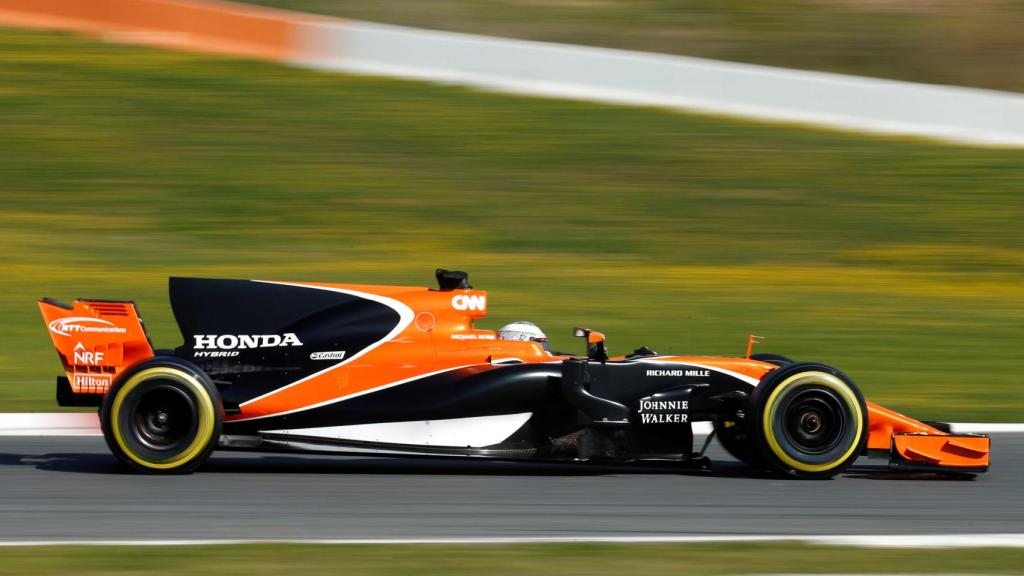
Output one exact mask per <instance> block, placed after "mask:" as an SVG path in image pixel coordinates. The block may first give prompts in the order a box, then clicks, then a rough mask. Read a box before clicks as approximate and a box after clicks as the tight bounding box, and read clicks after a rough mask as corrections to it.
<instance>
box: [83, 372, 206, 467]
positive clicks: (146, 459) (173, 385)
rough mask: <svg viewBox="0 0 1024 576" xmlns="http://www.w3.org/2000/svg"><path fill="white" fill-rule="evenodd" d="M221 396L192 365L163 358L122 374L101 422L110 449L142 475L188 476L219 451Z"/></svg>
mask: <svg viewBox="0 0 1024 576" xmlns="http://www.w3.org/2000/svg"><path fill="white" fill-rule="evenodd" d="M223 414H224V409H223V406H222V404H221V399H220V393H219V392H218V391H217V388H216V386H214V384H213V382H212V381H210V378H209V377H208V376H207V375H206V374H205V373H203V371H202V370H200V369H199V368H198V367H197V366H195V365H194V364H192V363H191V362H187V361H185V360H181V359H179V358H175V357H157V358H152V359H150V360H146V361H145V362H141V363H140V364H138V365H137V366H134V367H132V368H131V369H130V370H128V371H127V372H125V373H124V374H122V375H121V376H120V377H119V378H118V380H117V381H116V382H115V383H114V385H113V386H112V387H111V388H110V390H109V391H108V392H107V394H106V397H105V398H104V401H103V407H102V408H101V410H100V423H101V426H102V428H103V437H104V438H105V439H106V441H107V446H109V447H110V450H111V452H113V453H114V455H115V456H117V458H118V459H119V460H120V461H121V462H122V463H124V464H125V465H126V466H128V467H129V468H130V469H132V470H135V471H137V472H145V473H150V474H187V473H190V472H193V471H195V470H196V469H197V468H199V467H200V466H201V465H202V464H203V463H204V462H206V460H207V458H209V457H210V453H211V452H212V451H213V449H214V448H215V447H216V444H217V440H218V438H220V432H221V427H222V425H223Z"/></svg>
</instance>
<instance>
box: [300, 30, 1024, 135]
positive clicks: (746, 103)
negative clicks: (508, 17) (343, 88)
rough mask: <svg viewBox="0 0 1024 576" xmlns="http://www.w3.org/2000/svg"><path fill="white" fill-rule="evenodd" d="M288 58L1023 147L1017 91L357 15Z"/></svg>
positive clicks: (303, 38)
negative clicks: (377, 21) (473, 31)
mask: <svg viewBox="0 0 1024 576" xmlns="http://www.w3.org/2000/svg"><path fill="white" fill-rule="evenodd" d="M297 42H298V43H299V45H298V46H297V47H296V52H298V53H302V54H305V55H306V56H305V57H302V58H298V59H294V60H293V62H294V63H296V64H299V65H302V66H309V67H314V68H318V69H325V70H338V71H345V72H357V73H368V74H379V75H385V76H398V77H403V78H415V79H422V80H431V81H438V82H445V83H455V84H460V85H466V86H472V87H478V88H484V89H489V90H498V91H506V92H515V93H521V94H530V95H538V96H550V97H561V98H573V99H582V100H593V101H600V102H611V103H622V104H633V105H650V106H664V107H670V108H679V109H684V110H690V111H697V112H704V113H716V114H727V115H735V116H740V117H746V118H755V119H759V120H769V121H784V122H798V123H806V124H812V125H818V126H826V127H830V128H838V129H844V130H855V131H864V132H874V133H884V134H896V135H905V136H917V137H926V138H934V139H940V140H946V141H952V142H959V143H970V144H982V145H999V146H1014V147H1020V146H1024V95H1022V94H1016V93H1009V92H997V91H992V90H980V89H973V88H962V87H954V86H936V85H928V84H917V83H912V82H900V81H893V80H881V79H875V78H863V77H857V76H845V75H840V74H829V73H822V72H809V71H802V70H791V69H784V68H773V67H768V66H758V65H751V64H739V63H733V62H722V61H716V60H707V59H701V58H690V57H685V56H671V55H664V54H651V53H644V52H632V51H626V50H613V49H605V48H592V47H583V46H571V45H563V44H553V43H546V42H532V41H524V40H511V39H504V38H494V37H486V36H476V35H470V34H458V33H452V32H439V31H432V30H421V29H416V28H407V27H402V26H390V25H382V24H372V23H367V22H355V21H321V22H309V23H306V24H305V25H303V26H302V27H301V33H300V36H299V37H298V38H297Z"/></svg>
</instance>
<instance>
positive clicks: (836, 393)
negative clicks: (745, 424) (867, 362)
mask: <svg viewBox="0 0 1024 576" xmlns="http://www.w3.org/2000/svg"><path fill="white" fill-rule="evenodd" d="M752 401H753V402H752V403H753V406H754V415H753V416H754V419H753V421H752V426H751V428H752V432H753V434H754V436H755V438H756V443H755V445H756V446H757V448H758V450H759V453H760V454H761V456H762V457H763V458H764V460H765V462H766V463H768V464H769V465H770V466H771V468H773V469H774V470H776V471H778V472H781V473H783V474H787V475H789V476H794V477H797V478H811V479H823V478H831V477H833V476H835V475H837V474H839V473H841V472H842V471H843V470H845V469H846V468H847V467H849V466H850V464H852V463H853V462H854V460H856V459H857V457H858V456H859V455H860V454H861V452H862V451H863V450H864V444H865V443H866V442H867V437H868V411H867V406H866V404H865V402H864V397H863V396H862V395H861V393H860V390H858V389H857V386H856V385H855V384H854V383H853V382H852V381H851V380H850V379H849V378H847V377H846V375H844V374H843V373H842V372H840V371H838V370H836V369H834V368H831V367H829V366H825V365H823V364H812V363H801V364H790V365H787V366H785V367H782V368H780V369H779V370H777V371H775V372H772V373H771V374H770V375H769V376H768V378H767V379H766V381H765V382H762V383H761V384H759V385H758V386H757V388H755V389H754V394H753V397H752Z"/></svg>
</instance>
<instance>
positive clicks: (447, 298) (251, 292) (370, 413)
mask: <svg viewBox="0 0 1024 576" xmlns="http://www.w3.org/2000/svg"><path fill="white" fill-rule="evenodd" d="M437 280H438V287H437V288H413V287H404V286H364V285H354V284H318V283H298V282H266V281H248V280H213V279H198V278H171V279H170V298H171V306H172V308H173V311H174V316H175V318H176V320H177V322H178V326H179V328H180V329H181V333H182V336H183V337H184V343H183V344H182V345H181V346H179V347H177V348H175V349H173V350H170V349H168V350H160V349H154V348H153V345H152V343H151V342H150V340H149V337H148V335H147V333H146V329H145V325H144V324H143V322H142V319H141V318H140V317H139V314H138V311H137V310H136V308H135V305H134V303H132V302H130V301H111V300H77V301H75V303H74V304H73V305H67V304H63V303H61V302H58V301H56V300H53V299H50V298H44V299H43V300H41V301H40V302H39V308H40V310H41V311H42V315H43V318H44V320H45V322H46V324H47V327H48V329H49V333H50V337H51V338H52V340H53V344H54V346H55V347H56V349H57V353H58V355H59V356H60V359H61V362H62V363H63V365H64V372H65V375H64V376H61V377H58V378H57V401H58V403H59V404H60V405H61V406H98V407H100V419H101V422H102V427H103V434H104V436H105V437H106V440H107V444H108V445H109V446H110V449H111V450H112V451H113V453H114V454H115V455H116V456H117V457H118V458H119V459H120V460H121V461H122V462H124V463H125V464H126V465H128V466H129V467H131V468H132V469H135V470H138V471H143V472H151V473H171V472H178V473H180V472H190V471H193V470H195V469H196V468H198V467H199V466H200V465H201V464H202V463H203V462H204V461H205V460H206V459H207V457H208V456H209V455H210V453H211V452H212V451H213V450H214V449H218V450H259V451H268V450H280V451H290V452H316V453H340V454H374V455H416V456H449V457H451V456H461V457H474V458H494V459H528V460H548V461H552V460H554V461H578V462H602V463H607V462H635V461H644V460H653V461H662V462H666V461H674V462H679V463H681V464H683V465H686V466H689V467H692V468H695V469H704V468H708V467H709V466H710V462H709V461H708V459H707V458H706V457H705V456H704V455H703V450H702V451H701V452H699V453H698V452H695V451H694V442H693V432H692V423H694V422H701V421H704V422H711V423H713V429H714V435H716V436H717V437H718V439H719V440H720V441H721V443H722V444H723V445H724V446H725V448H726V449H727V450H728V451H729V452H730V453H731V454H733V455H734V456H735V457H737V458H738V459H740V460H742V461H744V462H746V463H748V464H751V465H753V466H758V467H762V468H769V469H773V470H775V471H777V472H779V473H782V474H788V475H791V476H796V477H800V478H829V477H832V476H834V475H836V474H838V473H840V472H842V471H843V470H844V469H845V468H847V467H848V466H849V465H850V464H851V463H852V462H853V461H854V460H856V459H857V457H858V456H860V455H862V454H866V453H869V452H880V453H884V454H886V455H888V458H889V467H890V468H892V469H896V470H908V471H925V472H938V473H945V474H955V475H963V474H974V473H978V472H984V471H986V470H987V469H988V465H989V438H988V437H987V436H978V435H967V434H952V433H950V430H949V427H948V426H946V425H944V424H942V423H938V422H927V423H926V422H920V421H917V420H914V419H912V418H908V417H906V416H903V415H901V414H897V413H896V412H893V411H890V410H886V409H885V408H882V407H880V406H877V405H875V404H872V403H870V402H865V401H864V398H863V396H862V395H861V393H860V391H859V390H858V388H857V386H856V385H854V383H853V381H851V380H850V378H848V377H847V376H846V375H845V374H843V373H842V372H840V371H839V370H836V369H835V368H832V367H829V366H826V365H824V364H820V363H816V362H793V361H790V360H788V359H786V358H783V357H781V356H775V355H751V354H750V353H749V346H748V353H747V356H746V357H742V358H720V357H706V356H666V355H661V354H657V353H655V352H653V351H651V350H649V349H647V348H640V349H637V350H636V351H634V352H633V353H632V354H629V355H626V356H618V357H609V356H608V354H607V352H606V348H605V342H604V336H603V335H601V334H600V333H598V332H595V331H590V330H587V329H583V328H577V329H576V335H577V336H580V337H581V338H583V339H584V341H585V342H586V355H585V356H584V355H580V356H574V355H567V354H560V353H550V352H548V351H547V350H546V343H545V342H537V341H531V340H506V339H502V338H499V334H498V333H496V332H494V331H491V330H481V329H477V328H476V327H475V326H474V321H475V320H476V319H478V318H481V317H483V316H485V315H486V313H487V293H486V292H483V291H480V290H474V289H473V288H472V287H471V286H470V285H469V282H468V279H467V276H466V274H465V273H462V272H453V271H446V270H438V271H437ZM703 446H704V447H705V448H706V446H707V442H705V443H704V444H703Z"/></svg>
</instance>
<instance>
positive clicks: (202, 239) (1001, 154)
mask: <svg viewBox="0 0 1024 576" xmlns="http://www.w3.org/2000/svg"><path fill="white" fill-rule="evenodd" d="M296 5H297V3H296ZM353 15H355V16H361V14H353ZM0 107H2V110H3V111H4V114H3V120H2V134H3V142H4V145H3V153H2V154H0V198H2V205H0V222H2V226H0V248H2V250H0V254H2V255H0V268H2V270H3V272H2V273H3V278H4V280H3V282H2V283H0V290H2V291H0V318H2V321H3V330H2V331H0V410H2V411H21V410H53V409H55V408H56V407H55V403H54V401H53V400H52V398H53V378H54V376H56V375H57V374H59V373H60V365H59V362H58V360H57V358H56V356H55V354H54V352H53V351H52V348H51V345H50V342H49V339H48V336H47V333H46V330H45V327H44V326H43V324H42V322H41V321H40V318H39V314H38V311H37V310H36V308H35V304H34V301H35V300H36V299H37V298H39V297H41V296H44V295H48V296H54V297H57V298H60V299H64V300H70V299H73V298H75V297H100V298H131V299H135V300H136V301H137V302H138V303H139V306H140V308H141V310H142V313H143V317H144V318H145V319H146V321H147V325H148V327H149V329H150V331H151V334H152V335H153V337H154V341H155V343H156V345H157V346H160V347H171V346H175V345H177V344H178V343H180V335H179V334H178V332H177V329H176V326H175V324H174V321H173V318H172V317H171V315H170V310H169V306H168V303H167V296H166V278H167V276H169V275H197V276H212V277H237V278H263V279H282V280H309V281H336V282H353V283H405V284H412V285H431V284H432V283H433V277H432V273H433V269H434V268H435V267H437V266H442V267H447V268H455V269H464V270H468V271H469V272H470V274H471V280H472V282H473V284H474V285H475V286H476V287H478V288H482V289H486V290H489V291H490V293H491V300H490V304H491V317H490V318H488V319H487V320H486V321H484V322H481V323H480V325H481V326H484V327H491V328H496V327H498V326H500V325H501V324H503V323H504V322H506V321H510V320H515V319H528V320H532V321H534V322H536V323H538V324H540V325H541V326H542V327H543V328H544V329H546V330H547V332H548V333H549V336H551V339H552V341H553V345H554V347H555V348H556V349H563V350H575V349H576V348H577V347H578V346H579V344H578V342H576V341H574V340H573V339H572V338H571V337H570V330H571V328H572V326H574V325H578V324H583V325H588V326H590V327H593V328H595V329H600V330H602V331H603V332H605V333H606V334H607V335H608V338H609V347H610V349H611V351H612V352H613V353H625V352H628V351H630V350H632V349H633V348H634V347H637V346H640V345H648V346H651V347H652V348H654V349H655V350H658V351H659V352H663V353H694V354H727V355H738V354H742V353H743V351H744V348H745V342H746V335H747V334H749V333H755V334H759V335H762V336H766V337H767V341H766V342H765V344H763V345H761V346H760V347H759V351H761V352H775V353H780V354H786V355H789V356H791V357H795V358H798V359H805V360H820V361H824V362H828V363H831V364H833V365H835V366H837V367H839V368H841V369H843V370H844V371H846V372H847V373H848V374H850V375H851V376H852V377H853V378H854V379H855V380H856V381H857V382H858V383H859V384H860V385H861V386H862V388H863V389H864V390H865V393H866V395H867V396H868V398H869V399H872V400H874V401H877V402H880V403H882V404H884V405H887V406H890V407H892V408H895V409H898V410H901V411H905V412H907V413H909V414H911V415H917V416H919V417H929V418H946V419H952V420H958V421H971V420H991V421H1000V420H1003V421H1006V420H1020V415H1021V413H1022V409H1024V392H1022V388H1021V378H1020V376H1019V373H1018V372H1017V371H1016V369H1017V367H1018V365H1019V363H1020V360H1022V359H1024V353H1022V351H1021V345H1022V343H1024V283H1022V279H1024V230H1022V226H1021V224H1022V222H1024V197H1022V192H1024V152H1021V151H1014V150H1000V149H982V148H961V147H954V146H943V145H935V144H931V143H927V142H916V141H905V140H896V139H881V138H869V137H864V136H859V135H850V134H842V133H835V132H825V131H814V130H807V129H803V128H799V127H789V126H783V125H767V124H753V123H746V122H741V121H735V120H731V119H724V118H714V117H706V116H693V115H686V114H680V113H675V112H670V111H662V110H655V109H642V108H626V107H614V106H604V105H596V104H588V103H578V102H569V101H557V100H544V99H528V98H520V97H513V96H508V95H499V94H487V93H481V92H476V91H472V90H467V89H462V88H453V87H445V86H439V85H429V84H422V83H415V82H406V81H398V80H388V79H379V78H371V77H359V76H346V75H338V74H322V73H315V72H310V71H303V70H296V69H290V68H286V67H282V66H277V65H272V64H264V63H258V62H249V61H241V60H231V59H223V58H216V57H207V56H199V55H191V54H182V53H172V52H162V51H158V50H150V49H144V48H138V47H129V46H119V45H110V44H101V43H96V42H93V41H89V40H85V39H81V38H77V37H74V36H70V35H64V34H58V33H47V32H38V31H24V30H12V29H0Z"/></svg>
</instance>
